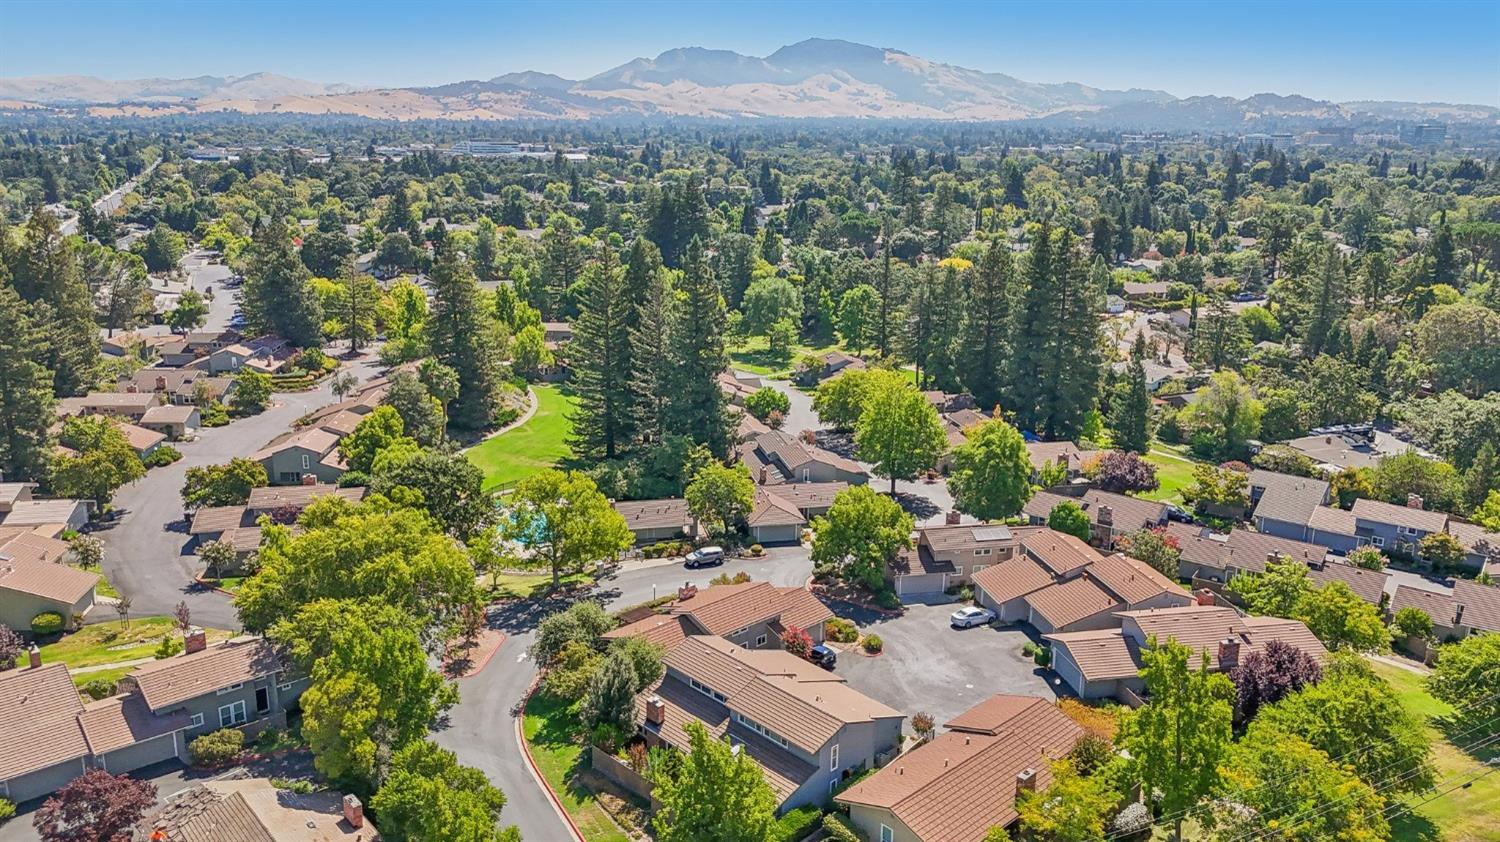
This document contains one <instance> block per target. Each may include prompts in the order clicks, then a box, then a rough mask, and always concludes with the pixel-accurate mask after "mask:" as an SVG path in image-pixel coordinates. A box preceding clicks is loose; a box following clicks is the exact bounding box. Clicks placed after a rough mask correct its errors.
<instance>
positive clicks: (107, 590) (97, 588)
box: [94, 573, 120, 599]
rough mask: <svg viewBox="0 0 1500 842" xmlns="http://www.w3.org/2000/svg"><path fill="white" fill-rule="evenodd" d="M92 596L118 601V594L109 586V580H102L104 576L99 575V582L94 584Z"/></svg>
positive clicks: (113, 587)
mask: <svg viewBox="0 0 1500 842" xmlns="http://www.w3.org/2000/svg"><path fill="white" fill-rule="evenodd" d="M94 596H107V597H110V598H111V599H119V597H120V592H119V591H117V590H115V586H114V585H111V584H110V583H109V580H108V579H106V578H104V575H103V574H102V573H101V574H100V575H99V581H98V582H97V583H95V584H94Z"/></svg>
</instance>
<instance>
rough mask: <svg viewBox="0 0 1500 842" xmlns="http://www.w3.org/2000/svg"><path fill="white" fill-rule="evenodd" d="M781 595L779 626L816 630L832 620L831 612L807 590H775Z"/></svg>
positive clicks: (788, 588)
mask: <svg viewBox="0 0 1500 842" xmlns="http://www.w3.org/2000/svg"><path fill="white" fill-rule="evenodd" d="M776 591H777V592H778V593H780V594H781V624H782V625H783V626H796V627H798V628H801V629H812V628H817V627H818V626H819V625H822V624H823V623H826V622H828V621H829V620H831V619H833V611H831V610H830V609H829V608H828V606H827V605H824V604H823V601H822V600H821V599H818V598H817V597H816V596H813V594H812V592H811V591H809V590H808V589H807V588H803V587H797V586H790V587H785V588H777V589H776Z"/></svg>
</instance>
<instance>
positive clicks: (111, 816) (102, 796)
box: [31, 769, 156, 842]
mask: <svg viewBox="0 0 1500 842" xmlns="http://www.w3.org/2000/svg"><path fill="white" fill-rule="evenodd" d="M155 803H156V785H155V784H152V783H150V782H149V781H137V780H133V779H131V778H127V777H125V776H124V775H119V776H116V775H111V774H110V773H108V772H106V771H104V770H103V769H90V770H89V771H87V772H85V773H83V774H82V775H80V776H79V777H77V778H74V779H73V781H72V782H71V783H69V784H68V785H67V786H65V787H63V788H62V789H59V790H58V791H57V792H56V794H54V795H53V796H52V797H51V798H48V799H47V802H46V803H45V804H43V805H42V806H41V809H39V810H37V811H36V814H35V815H34V816H32V819H31V824H32V826H33V827H35V828H36V830H37V833H40V834H41V835H42V839H43V840H45V842H129V840H130V835H131V828H132V827H134V826H135V823H136V822H138V821H140V820H141V816H143V815H145V813H146V810H147V809H149V808H150V807H151V805H152V804H155Z"/></svg>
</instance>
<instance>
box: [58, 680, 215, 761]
mask: <svg viewBox="0 0 1500 842" xmlns="http://www.w3.org/2000/svg"><path fill="white" fill-rule="evenodd" d="M189 719H190V717H189V716H188V712H187V711H185V710H175V711H172V712H170V713H167V714H161V715H158V714H154V713H152V712H151V711H149V710H147V709H146V703H145V702H144V701H143V700H142V699H141V697H140V695H139V694H137V693H126V694H123V695H120V696H111V697H109V698H107V699H100V700H99V701H97V702H91V703H89V704H88V705H87V706H85V707H84V709H83V712H82V713H80V714H79V715H78V723H79V725H81V726H83V736H84V738H85V739H87V740H88V744H89V750H90V751H92V752H93V753H94V754H105V753H107V752H111V751H114V750H115V749H121V748H125V747H126V746H129V745H134V744H135V743H139V742H142V741H144V740H149V739H151V738H152V737H160V736H161V735H163V734H170V733H172V732H173V731H179V730H181V729H183V728H186V727H188V725H189V724H190V723H189Z"/></svg>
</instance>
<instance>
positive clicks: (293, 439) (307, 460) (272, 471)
mask: <svg viewBox="0 0 1500 842" xmlns="http://www.w3.org/2000/svg"><path fill="white" fill-rule="evenodd" d="M339 438H340V437H339V435H338V434H337V433H332V432H329V431H328V430H324V429H322V428H320V427H312V428H305V429H301V430H292V431H289V432H286V433H283V434H281V435H279V436H277V437H276V438H274V439H272V440H271V441H270V442H269V443H268V444H267V445H266V446H265V447H262V448H261V449H260V450H257V451H256V452H254V453H252V454H250V458H251V459H252V460H254V461H256V462H259V463H260V464H261V466H262V467H264V468H265V469H266V475H267V476H268V477H270V478H271V482H273V483H276V484H278V485H296V484H298V483H301V482H304V481H306V479H305V478H306V477H312V478H313V480H314V481H315V482H319V483H325V482H337V481H338V478H339V477H341V476H343V475H344V470H345V465H344V460H343V457H342V456H340V455H339V451H338V444H339Z"/></svg>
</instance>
